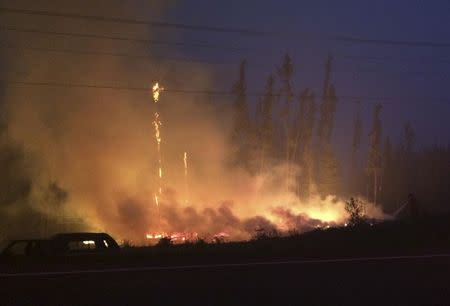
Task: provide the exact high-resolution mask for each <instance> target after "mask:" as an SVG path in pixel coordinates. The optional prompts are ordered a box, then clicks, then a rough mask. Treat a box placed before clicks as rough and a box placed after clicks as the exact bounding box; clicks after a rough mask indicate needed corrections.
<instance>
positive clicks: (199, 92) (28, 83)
mask: <svg viewBox="0 0 450 306" xmlns="http://www.w3.org/2000/svg"><path fill="white" fill-rule="evenodd" d="M0 83H4V84H6V85H7V86H8V87H17V86H14V85H23V86H41V87H42V86H43V87H61V88H88V89H112V90H124V91H138V92H148V93H150V92H151V86H148V87H129V86H108V85H94V84H75V83H60V82H31V81H11V80H0ZM164 92H166V93H174V94H192V95H211V96H233V95H234V93H232V92H231V91H217V90H186V89H175V88H174V89H172V88H170V87H169V88H166V89H164ZM247 96H252V97H262V96H264V93H249V94H247ZM274 96H277V95H274ZM338 99H340V100H342V99H344V100H346V101H349V102H353V101H374V102H370V103H378V101H395V100H398V101H400V100H402V101H408V102H416V103H448V102H450V97H419V98H416V97H370V96H350V95H338ZM387 103H389V104H392V103H393V102H383V103H382V104H387Z"/></svg>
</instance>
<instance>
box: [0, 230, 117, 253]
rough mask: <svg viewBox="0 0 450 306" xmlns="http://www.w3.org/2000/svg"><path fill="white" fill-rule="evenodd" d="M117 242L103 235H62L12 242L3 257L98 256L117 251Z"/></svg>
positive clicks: (4, 251)
mask: <svg viewBox="0 0 450 306" xmlns="http://www.w3.org/2000/svg"><path fill="white" fill-rule="evenodd" d="M119 249H120V247H119V245H118V244H117V242H116V241H115V240H114V239H113V238H112V237H111V236H110V235H108V234H105V233H64V234H56V235H54V236H52V237H50V239H31V240H13V241H11V242H10V243H9V244H8V245H7V246H6V248H5V249H4V250H3V252H2V253H1V255H2V256H3V257H5V256H7V257H9V256H14V257H22V256H27V257H39V256H53V255H58V256H59V255H76V254H99V253H102V254H103V253H111V252H114V251H117V250H119Z"/></svg>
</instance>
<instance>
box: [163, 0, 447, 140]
mask: <svg viewBox="0 0 450 306" xmlns="http://www.w3.org/2000/svg"><path fill="white" fill-rule="evenodd" d="M449 13H450V2H448V1H410V0H398V1H389V0H382V1H294V0H292V1H268V0H261V1H236V0H234V1H207V0H194V1H184V2H183V1H180V2H179V3H178V4H176V5H174V6H173V8H172V9H171V11H170V12H169V15H168V16H166V20H168V21H172V22H177V23H184V24H198V25H208V26H218V27H229V28H243V29H254V30H260V31H268V32H269V31H270V32H275V33H280V35H275V36H248V35H240V34H229V33H217V32H192V31H184V33H182V34H180V33H178V35H180V36H178V38H179V39H182V40H183V41H186V42H205V43H210V44H214V45H217V46H233V47H236V48H239V49H244V50H239V51H236V52H235V51H230V50H225V48H217V49H212V50H211V49H201V48H185V49H184V50H183V51H182V53H183V54H184V55H185V56H187V55H188V57H190V58H201V59H208V60H212V61H223V62H229V63H230V65H215V66H213V68H214V70H215V71H216V72H217V73H216V75H217V78H218V81H219V84H218V85H217V89H218V90H228V89H229V88H230V83H231V81H232V80H233V78H234V77H235V75H236V73H237V65H236V64H235V63H237V62H238V61H239V59H241V58H246V59H247V60H248V62H249V83H250V84H249V91H252V92H261V91H262V88H263V84H264V80H265V78H266V77H267V75H268V74H269V73H270V72H271V71H274V67H275V66H276V65H277V64H278V63H279V61H280V59H281V57H282V55H283V54H284V53H285V52H286V51H287V52H289V53H290V54H291V56H292V58H293V60H294V63H295V65H296V73H295V74H296V78H295V86H296V90H297V92H298V91H300V90H301V89H303V88H304V87H306V86H308V87H311V88H313V89H315V90H316V92H318V90H320V87H321V84H322V79H323V70H324V67H323V66H324V60H325V57H326V55H327V54H328V53H331V54H332V55H333V56H334V57H335V63H334V71H333V81H334V82H335V84H336V87H337V92H338V95H340V96H341V98H340V100H339V105H338V114H337V116H338V121H337V126H336V130H337V132H336V134H337V137H336V141H338V142H339V143H345V142H347V143H349V142H350V140H349V138H348V133H349V132H351V118H352V116H353V113H354V104H353V103H352V102H353V101H354V100H355V99H350V98H347V97H352V96H362V97H367V98H366V99H364V98H363V99H361V102H363V105H364V106H363V108H364V112H365V117H366V118H367V119H369V118H370V113H371V111H372V108H373V103H374V102H382V103H384V108H383V114H382V118H383V123H384V131H385V135H386V134H389V135H390V136H391V137H393V138H394V139H395V138H397V137H398V135H399V134H400V128H401V126H402V125H403V124H404V122H406V121H410V122H411V123H412V124H413V126H414V128H415V129H416V133H417V138H418V139H417V140H418V142H419V143H421V144H432V143H441V144H446V143H448V142H449V140H450V121H449V120H448V118H449V115H450V93H448V92H447V88H448V85H449V81H450V71H449V68H450V55H449V50H450V46H447V47H428V46H405V45H390V44H368V43H347V42H342V41H335V40H327V39H324V38H325V37H326V36H327V35H328V36H330V35H331V36H350V37H356V38H362V39H377V40H395V41H397V40H398V41H427V42H440V43H450V19H449V18H448V15H449ZM164 35H168V33H167V32H164ZM308 37H313V38H314V39H310V38H308ZM164 52H166V49H164ZM177 52H178V53H180V49H178V50H177ZM380 58H381V59H380ZM233 64H234V65H233ZM376 97H386V98H396V99H389V100H383V99H380V100H377V99H376ZM409 97H411V98H416V99H419V100H420V101H412V100H411V99H407V98H409ZM430 98H431V99H430ZM436 98H446V100H445V101H436V100H433V99H436ZM368 125H370V122H365V132H367V129H368V128H369V126H368ZM346 135H347V136H346Z"/></svg>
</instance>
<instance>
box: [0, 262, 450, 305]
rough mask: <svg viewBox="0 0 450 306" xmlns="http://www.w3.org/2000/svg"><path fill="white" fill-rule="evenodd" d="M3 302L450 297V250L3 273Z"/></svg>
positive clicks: (413, 301) (409, 300) (436, 300)
mask: <svg viewBox="0 0 450 306" xmlns="http://www.w3.org/2000/svg"><path fill="white" fill-rule="evenodd" d="M0 285H1V286H0V290H1V292H2V294H1V299H2V300H1V301H0V305H138V304H139V305H140V304H146V305H450V255H447V254H436V255H431V256H430V255H424V256H399V257H377V258H353V259H335V260H334V259H331V260H313V261H305V260H300V261H285V262H258V263H239V264H208V265H188V266H170V267H164V266H142V267H115V268H112V269H106V270H104V269H87V270H82V271H75V270H70V269H69V270H64V271H63V270H61V271H57V272H55V271H52V272H46V271H40V272H38V273H35V272H33V273H22V274H17V275H11V274H0Z"/></svg>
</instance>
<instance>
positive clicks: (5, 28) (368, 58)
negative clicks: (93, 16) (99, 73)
mask: <svg viewBox="0 0 450 306" xmlns="http://www.w3.org/2000/svg"><path fill="white" fill-rule="evenodd" d="M0 30H3V31H12V32H22V33H32V34H43V35H56V36H65V37H78V38H97V39H106V40H117V41H127V42H136V43H144V44H153V45H166V46H189V47H196V48H209V49H219V50H228V51H233V52H234V53H237V54H239V52H243V51H252V50H249V49H244V48H239V47H230V46H223V45H215V44H209V43H187V42H177V41H163V40H153V39H140V38H130V37H123V36H122V37H119V36H109V35H101V34H85V33H73V32H61V31H43V30H35V29H26V28H17V27H9V26H0ZM11 48H12V47H11ZM21 48H22V49H26V48H24V47H21ZM27 49H29V50H31V48H27ZM34 49H35V51H45V50H44V49H43V48H41V50H37V48H34ZM48 51H51V52H66V53H77V52H74V51H69V50H56V49H54V50H48ZM80 53H85V54H88V53H92V54H95V53H97V52H96V51H80ZM99 55H100V53H99ZM103 55H111V56H125V57H135V58H144V57H146V56H140V55H126V54H123V55H119V54H114V53H108V52H105V53H103ZM255 56H256V57H269V56H268V55H264V54H261V53H260V52H258V53H255V54H252V57H255ZM337 57H338V58H341V59H344V60H356V61H375V62H379V61H397V62H398V61H408V62H411V61H413V62H420V61H424V60H430V61H437V62H441V63H450V59H442V58H436V57H422V58H408V57H390V56H385V57H379V56H359V55H345V54H340V55H337ZM160 58H162V57H160ZM167 59H168V60H176V61H187V62H202V63H207V64H228V63H226V62H223V63H220V62H216V61H205V60H190V59H182V60H181V59H180V60H178V59H170V58H167Z"/></svg>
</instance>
